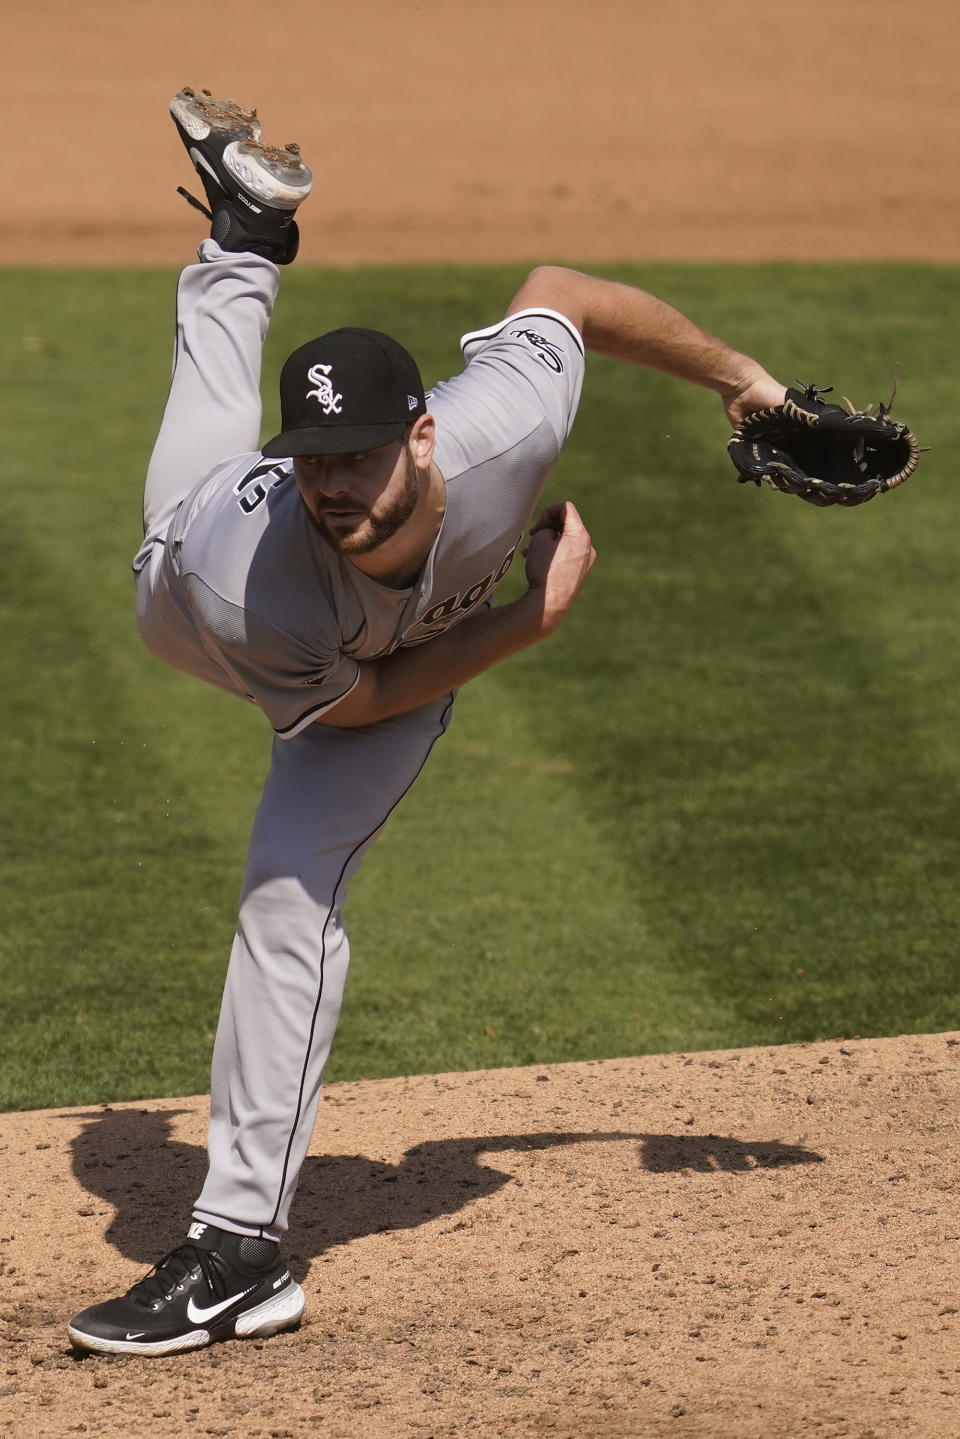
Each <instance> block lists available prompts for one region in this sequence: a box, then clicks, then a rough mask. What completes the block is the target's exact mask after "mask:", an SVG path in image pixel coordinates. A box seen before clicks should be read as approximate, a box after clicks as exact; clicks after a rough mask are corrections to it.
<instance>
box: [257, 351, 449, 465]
mask: <svg viewBox="0 0 960 1439" xmlns="http://www.w3.org/2000/svg"><path fill="white" fill-rule="evenodd" d="M426 409H427V405H426V400H425V398H424V393H423V381H422V380H421V378H420V372H419V370H418V369H417V365H416V362H415V360H414V359H413V356H412V355H411V354H410V353H409V352H408V351H407V350H405V349H404V347H403V346H402V345H401V344H399V342H398V341H397V340H394V339H392V338H391V337H390V336H389V335H384V334H382V333H381V332H380V331H379V330H363V329H353V328H348V329H342V330H331V331H330V333H329V334H326V335H321V336H320V337H319V339H316V340H310V341H309V342H308V343H307V344H306V345H301V347H300V349H299V350H294V352H293V354H292V355H290V357H289V358H288V359H287V361H286V363H285V364H284V366H283V369H282V371H281V373H280V418H281V426H282V428H281V432H280V434H279V435H276V436H275V437H274V438H273V439H272V440H269V441H268V442H267V444H265V445H264V447H263V453H264V454H265V455H266V456H267V457H268V458H270V459H279V458H283V457H285V456H287V455H336V454H350V453H353V452H356V451H359V450H373V449H376V448H377V447H378V446H380V445H386V444H389V442H390V441H391V440H394V439H397V438H398V437H399V436H400V435H402V434H403V432H404V431H405V430H406V429H407V428H408V426H409V425H410V424H411V423H412V421H413V420H415V419H416V418H417V417H418V416H419V415H423V414H426Z"/></svg>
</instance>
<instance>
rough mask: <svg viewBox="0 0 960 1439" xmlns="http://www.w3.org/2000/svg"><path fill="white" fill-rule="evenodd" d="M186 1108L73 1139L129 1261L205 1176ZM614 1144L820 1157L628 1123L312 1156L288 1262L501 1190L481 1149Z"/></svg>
mask: <svg viewBox="0 0 960 1439" xmlns="http://www.w3.org/2000/svg"><path fill="white" fill-rule="evenodd" d="M191 1112H192V1111H187V1110H178V1109H165V1110H156V1111H151V1110H149V1109H142V1110H140V1109H137V1110H133V1109H123V1110H110V1109H103V1110H97V1111H94V1112H92V1113H90V1114H88V1115H83V1116H81V1118H83V1119H84V1120H85V1121H86V1122H85V1123H84V1126H83V1129H82V1131H81V1133H80V1134H79V1135H78V1136H77V1137H76V1139H75V1140H74V1141H73V1146H72V1147H73V1171H74V1174H75V1176H76V1178H77V1180H78V1182H79V1183H80V1184H81V1185H82V1186H83V1187H84V1189H86V1190H87V1191H88V1192H89V1193H90V1194H92V1195H96V1196H97V1197H98V1198H99V1199H102V1200H105V1201H106V1202H107V1203H108V1204H110V1205H112V1206H113V1208H114V1209H115V1211H116V1217H115V1219H114V1221H113V1223H112V1224H111V1225H110V1227H109V1229H108V1230H107V1235H106V1237H107V1239H108V1240H109V1242H110V1243H111V1244H112V1245H114V1247H115V1248H116V1249H117V1250H118V1251H119V1252H120V1253H121V1254H123V1255H124V1256H125V1257H126V1258H128V1259H134V1260H138V1261H141V1262H142V1263H144V1264H146V1265H149V1264H153V1263H155V1262H156V1260H157V1259H158V1258H159V1257H160V1255H161V1253H163V1252H164V1251H165V1250H166V1249H168V1248H170V1247H171V1245H173V1244H175V1243H177V1241H178V1240H179V1238H180V1237H181V1235H182V1234H183V1231H184V1228H185V1226H186V1223H187V1222H188V1219H189V1215H190V1211H191V1208H192V1205H193V1203H194V1200H195V1199H196V1196H197V1194H198V1193H199V1191H200V1188H201V1185H202V1183H203V1178H204V1174H205V1171H206V1154H205V1151H204V1150H203V1149H202V1148H201V1147H200V1146H198V1145H195V1144H184V1143H182V1142H180V1141H179V1140H176V1139H173V1138H171V1126H172V1121H173V1120H174V1119H175V1118H176V1116H177V1115H178V1114H182V1113H191ZM71 1117H74V1118H75V1116H71ZM614 1141H616V1142H620V1143H622V1142H624V1141H636V1142H638V1144H639V1149H638V1162H639V1165H640V1167H641V1168H642V1169H646V1170H648V1171H649V1172H650V1173H653V1174H663V1173H666V1172H669V1171H672V1170H693V1171H695V1172H701V1173H707V1172H710V1173H713V1172H716V1171H718V1170H722V1171H725V1172H727V1173H747V1172H750V1171H752V1170H755V1169H766V1168H773V1167H778V1166H781V1165H795V1164H818V1163H822V1162H823V1157H822V1155H819V1154H817V1153H816V1152H815V1151H813V1150H808V1149H801V1148H799V1147H798V1146H796V1145H790V1144H781V1143H780V1142H779V1141H777V1140H768V1141H744V1140H739V1139H730V1138H724V1137H722V1136H719V1135H695V1134H691V1135H674V1134H638V1133H634V1132H630V1131H626V1130H622V1131H612V1132H599V1131H598V1132H592V1133H552V1134H550V1133H547V1134H544V1133H539V1134H505V1135H496V1136H486V1137H483V1138H463V1139H438V1140H430V1141H428V1142H426V1143H424V1144H418V1145H415V1146H414V1147H413V1148H411V1149H408V1150H407V1152H406V1154H405V1155H404V1156H403V1159H402V1160H401V1161H400V1163H399V1164H384V1163H381V1162H379V1161H377V1160H374V1159H368V1158H366V1157H364V1156H363V1155H359V1154H351V1155H327V1156H313V1155H311V1156H309V1157H308V1158H307V1160H306V1163H305V1164H304V1166H303V1170H302V1172H301V1178H300V1187H299V1190H298V1193H297V1198H296V1200H295V1203H294V1209H293V1215H292V1220H291V1231H290V1242H289V1245H288V1249H289V1257H290V1259H291V1261H292V1262H293V1267H294V1269H296V1267H297V1261H298V1260H299V1261H307V1260H310V1259H312V1258H314V1257H315V1256H317V1255H319V1254H322V1253H324V1252H325V1251H326V1250H329V1249H333V1248H335V1247H336V1246H337V1245H341V1244H347V1243H349V1242H350V1241H351V1240H353V1239H360V1238H362V1237H363V1236H364V1235H368V1234H379V1233H383V1232H384V1231H386V1230H399V1229H415V1228H416V1227H417V1226H418V1225H420V1224H425V1223H427V1222H428V1221H429V1220H432V1219H437V1218H439V1217H440V1216H442V1215H451V1214H456V1213H457V1212H458V1211H459V1210H461V1209H462V1208H463V1207H464V1206H465V1205H467V1204H469V1203H470V1201H471V1200H474V1199H478V1198H481V1197H483V1196H485V1195H489V1194H494V1193H496V1191H497V1190H498V1189H500V1188H502V1187H503V1185H505V1184H508V1183H509V1182H510V1181H511V1179H512V1178H513V1176H512V1175H511V1174H509V1173H505V1172H504V1171H502V1170H499V1169H496V1168H494V1167H492V1166H491V1165H489V1164H484V1163H482V1162H481V1156H482V1155H489V1154H496V1153H506V1152H509V1151H513V1150H535V1149H552V1148H556V1147H558V1146H561V1145H571V1144H596V1143H598V1142H604V1143H608V1142H614Z"/></svg>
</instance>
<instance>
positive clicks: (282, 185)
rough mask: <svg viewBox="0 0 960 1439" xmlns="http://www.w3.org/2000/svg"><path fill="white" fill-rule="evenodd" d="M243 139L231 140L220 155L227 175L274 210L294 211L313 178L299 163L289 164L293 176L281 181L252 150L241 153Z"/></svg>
mask: <svg viewBox="0 0 960 1439" xmlns="http://www.w3.org/2000/svg"><path fill="white" fill-rule="evenodd" d="M245 143H246V142H245V141H243V140H234V141H232V143H231V144H229V145H228V146H227V147H226V149H225V150H224V152H223V164H224V166H225V168H226V169H228V170H229V171H230V173H231V175H233V176H234V178H235V179H236V180H238V181H239V183H240V184H241V185H242V186H243V188H244V189H245V190H246V192H247V194H248V195H252V196H253V198H254V199H255V200H262V201H263V203H264V204H265V205H270V206H272V208H273V209H275V210H295V209H296V208H297V206H298V205H299V204H300V203H301V202H302V201H303V200H305V199H306V198H307V196H308V195H309V194H310V189H311V187H312V185H313V176H312V175H311V173H310V171H309V170H308V168H307V166H306V165H305V164H304V163H303V161H302V160H301V161H300V162H299V164H297V165H291V166H290V170H291V173H292V175H293V176H294V177H295V178H294V179H293V180H291V181H289V182H287V181H284V180H281V179H280V178H279V176H277V175H275V174H273V172H272V171H271V170H270V169H269V168H268V167H267V165H266V164H265V163H264V160H263V159H262V158H261V157H260V155H259V154H258V152H257V151H256V150H254V151H253V153H252V154H251V153H245V152H244V149H243V146H244V144H245Z"/></svg>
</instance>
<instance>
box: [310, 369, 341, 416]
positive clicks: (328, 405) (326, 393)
mask: <svg viewBox="0 0 960 1439" xmlns="http://www.w3.org/2000/svg"><path fill="white" fill-rule="evenodd" d="M332 369H333V366H332V365H311V366H310V368H309V370H308V371H307V379H308V380H309V381H310V383H311V385H316V389H315V390H308V391H307V399H308V400H317V401H319V403H320V405H321V407H322V409H323V413H324V414H325V415H339V414H340V401H341V400H342V399H343V396H342V395H335V394H334V393H333V382H332V380H331V379H330V371H331V370H332Z"/></svg>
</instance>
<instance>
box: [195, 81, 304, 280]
mask: <svg viewBox="0 0 960 1439" xmlns="http://www.w3.org/2000/svg"><path fill="white" fill-rule="evenodd" d="M170 113H171V115H172V116H173V120H174V124H175V125H176V127H177V132H178V134H179V136H180V138H181V140H182V141H183V143H184V145H185V146H186V148H187V153H188V154H189V156H190V159H191V160H192V161H193V165H194V168H195V170H196V171H197V174H198V175H199V176H200V180H201V182H202V184H203V189H204V193H205V195H206V197H207V205H209V209H208V208H207V205H203V204H201V203H200V201H199V200H195V199H194V197H193V196H192V195H190V194H188V192H187V191H186V190H184V189H182V188H181V190H180V194H181V195H183V196H184V197H185V198H186V199H187V200H189V201H190V203H191V204H192V205H193V206H195V208H196V209H198V210H201V211H202V212H203V214H205V215H206V216H207V218H208V219H209V220H210V222H211V223H210V234H211V237H212V238H213V239H214V240H216V241H217V243H218V244H219V245H220V246H221V248H222V249H224V250H235V251H244V250H248V251H252V252H253V253H254V254H255V255H263V256H264V257H265V258H266V259H268V260H272V261H273V262H274V264H277V265H289V263H290V261H291V260H292V259H294V257H295V256H296V253H297V248H298V245H299V238H300V237H299V233H298V231H297V225H296V222H295V220H294V218H293V216H294V213H295V211H296V209H297V206H298V205H300V204H301V202H302V201H303V200H305V199H306V198H307V196H308V195H309V193H310V188H311V186H312V184H313V176H312V175H311V173H310V170H309V168H308V166H307V165H305V164H304V162H303V160H302V159H301V158H300V147H299V146H298V145H286V146H277V145H265V144H264V143H263V141H262V140H261V139H260V135H261V127H260V121H259V120H258V119H257V112H256V111H255V110H245V109H244V108H243V106H241V105H238V104H237V102H236V101H235V100H214V98H213V96H212V95H211V94H210V92H209V91H208V90H202V91H200V93H199V94H198V93H196V92H195V91H193V90H191V89H189V88H184V89H183V90H181V91H180V92H179V94H177V95H175V96H174V97H173V99H172V100H171V101H170Z"/></svg>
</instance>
